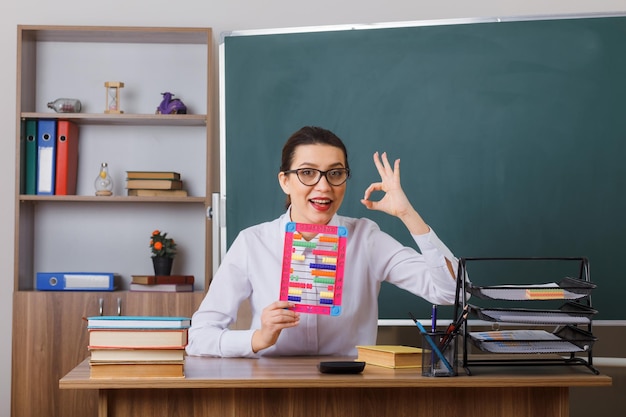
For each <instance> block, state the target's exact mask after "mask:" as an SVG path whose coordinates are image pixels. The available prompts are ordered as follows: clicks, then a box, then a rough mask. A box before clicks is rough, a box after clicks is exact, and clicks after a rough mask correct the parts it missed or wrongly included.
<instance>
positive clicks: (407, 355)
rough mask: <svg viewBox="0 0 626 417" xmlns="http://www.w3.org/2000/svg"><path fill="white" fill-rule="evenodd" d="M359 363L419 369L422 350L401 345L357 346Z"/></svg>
mask: <svg viewBox="0 0 626 417" xmlns="http://www.w3.org/2000/svg"><path fill="white" fill-rule="evenodd" d="M356 349H357V353H358V357H357V361H362V362H366V363H367V364H370V365H377V366H384V367H387V368H419V367H421V366H422V349H421V348H416V347H411V346H400V345H372V346H357V347H356Z"/></svg>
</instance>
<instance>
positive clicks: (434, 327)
mask: <svg viewBox="0 0 626 417" xmlns="http://www.w3.org/2000/svg"><path fill="white" fill-rule="evenodd" d="M430 318H431V321H432V324H431V326H430V330H431V331H432V332H433V333H435V332H436V331H437V305H436V304H433V310H432V313H431V315H430Z"/></svg>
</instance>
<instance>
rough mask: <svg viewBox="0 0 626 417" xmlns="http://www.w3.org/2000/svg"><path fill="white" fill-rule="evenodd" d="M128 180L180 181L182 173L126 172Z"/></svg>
mask: <svg viewBox="0 0 626 417" xmlns="http://www.w3.org/2000/svg"><path fill="white" fill-rule="evenodd" d="M126 179H129V180H130V179H139V180H148V179H157V180H179V179H180V173H178V172H174V171H126Z"/></svg>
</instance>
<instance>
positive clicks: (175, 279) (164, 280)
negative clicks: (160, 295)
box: [129, 275, 194, 292]
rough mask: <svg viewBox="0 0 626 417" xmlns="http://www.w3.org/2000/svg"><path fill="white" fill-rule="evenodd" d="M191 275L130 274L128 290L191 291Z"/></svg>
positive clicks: (192, 279)
mask: <svg viewBox="0 0 626 417" xmlns="http://www.w3.org/2000/svg"><path fill="white" fill-rule="evenodd" d="M193 282H194V276H193V275H132V276H131V282H130V288H129V289H130V291H147V292H191V291H193Z"/></svg>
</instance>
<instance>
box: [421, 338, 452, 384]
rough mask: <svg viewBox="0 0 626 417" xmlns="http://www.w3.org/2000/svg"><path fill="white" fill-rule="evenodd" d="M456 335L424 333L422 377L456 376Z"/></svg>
mask: <svg viewBox="0 0 626 417" xmlns="http://www.w3.org/2000/svg"><path fill="white" fill-rule="evenodd" d="M455 336H456V335H455V334H449V333H446V332H434V333H422V376H456V375H457V372H456V347H455V346H456V343H455V342H456V341H455V340H454V338H455Z"/></svg>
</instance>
